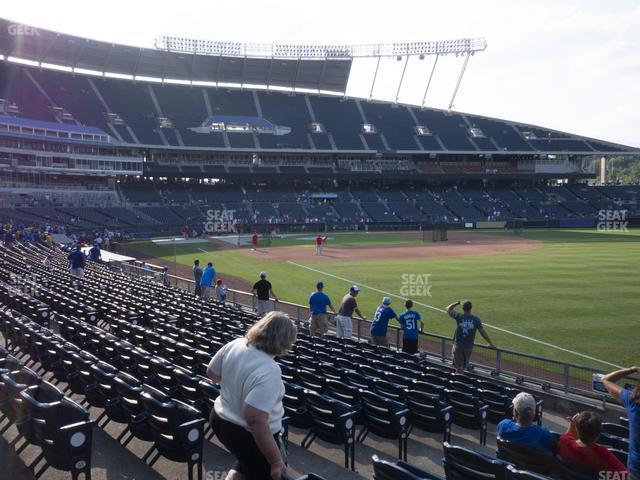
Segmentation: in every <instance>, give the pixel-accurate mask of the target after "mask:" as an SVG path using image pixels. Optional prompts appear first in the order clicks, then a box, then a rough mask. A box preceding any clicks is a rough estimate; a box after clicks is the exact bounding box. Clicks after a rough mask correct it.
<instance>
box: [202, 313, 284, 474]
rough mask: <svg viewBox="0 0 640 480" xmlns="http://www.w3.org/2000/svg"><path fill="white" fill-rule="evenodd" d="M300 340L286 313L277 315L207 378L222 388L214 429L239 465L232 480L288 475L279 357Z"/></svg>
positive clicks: (236, 343) (215, 364)
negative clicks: (282, 443)
mask: <svg viewBox="0 0 640 480" xmlns="http://www.w3.org/2000/svg"><path fill="white" fill-rule="evenodd" d="M295 340H296V327H295V325H294V324H293V322H292V321H291V319H290V318H289V316H288V315H287V314H286V313H283V312H271V313H268V314H267V315H265V316H264V318H262V319H261V320H260V321H258V322H256V323H255V325H253V326H252V327H251V328H250V329H249V330H248V331H247V333H246V334H245V336H244V338H238V339H236V340H233V341H231V342H229V343H227V344H226V345H225V346H224V347H222V348H221V349H220V350H219V351H218V353H216V355H215V356H214V357H213V359H212V360H211V363H209V368H208V369H207V376H208V377H209V378H210V379H211V380H213V381H214V382H216V383H220V396H219V397H218V398H217V399H216V402H215V406H214V409H213V410H212V412H211V419H210V423H211V425H212V427H213V430H214V431H215V432H216V435H217V436H218V438H219V439H220V441H221V442H222V443H223V445H224V446H225V447H226V448H227V449H228V450H229V451H230V452H231V453H232V454H233V455H235V456H236V459H237V463H236V465H235V466H234V467H233V468H232V469H231V470H230V471H229V474H228V475H227V480H231V479H234V480H238V479H246V480H268V479H269V478H271V479H273V480H280V479H281V477H282V474H283V473H284V472H285V470H286V466H285V463H284V460H283V458H282V454H281V450H280V443H279V438H280V437H279V433H280V430H281V428H282V417H283V416H284V409H283V407H282V397H284V384H283V383H282V377H281V375H282V373H281V371H280V367H279V366H278V364H277V363H276V362H275V360H274V357H276V356H278V355H285V354H286V353H287V352H288V351H289V349H290V348H291V345H293V342H295Z"/></svg>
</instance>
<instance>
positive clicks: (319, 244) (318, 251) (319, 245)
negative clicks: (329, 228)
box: [316, 234, 324, 255]
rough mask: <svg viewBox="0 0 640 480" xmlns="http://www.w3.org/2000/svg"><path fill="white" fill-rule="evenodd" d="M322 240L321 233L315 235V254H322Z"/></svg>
mask: <svg viewBox="0 0 640 480" xmlns="http://www.w3.org/2000/svg"><path fill="white" fill-rule="evenodd" d="M323 243H324V242H323V240H322V235H320V234H318V236H316V255H322V244H323Z"/></svg>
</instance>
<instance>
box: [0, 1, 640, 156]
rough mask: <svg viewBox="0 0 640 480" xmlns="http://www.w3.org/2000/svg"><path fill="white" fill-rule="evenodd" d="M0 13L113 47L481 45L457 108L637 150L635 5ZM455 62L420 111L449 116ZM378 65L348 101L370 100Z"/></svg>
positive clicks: (95, 8) (126, 7)
mask: <svg viewBox="0 0 640 480" xmlns="http://www.w3.org/2000/svg"><path fill="white" fill-rule="evenodd" d="M0 17H4V18H8V19H11V20H14V21H17V22H21V23H26V24H31V25H35V26H39V27H42V28H48V29H52V30H57V31H61V32H65V33H70V34H74V35H79V36H84V37H89V38H94V39H97V40H105V41H110V42H113V43H124V44H129V45H136V46H144V47H153V40H154V37H156V36H159V35H163V34H166V35H176V36H186V37H192V38H199V39H207V40H223V41H224V40H226V41H241V42H247V43H250V42H259V43H276V42H283V43H323V44H334V43H335V44H337V43H343V44H359V43H388V42H404V41H425V40H444V39H455V38H465V37H473V36H482V37H485V38H486V39H487V41H488V45H489V46H488V48H487V50H486V51H485V52H481V53H479V54H477V55H476V56H475V57H473V58H471V61H470V62H469V67H468V69H467V73H466V75H465V77H464V79H463V82H462V85H461V88H460V91H459V93H458V96H457V98H456V101H455V106H454V109H455V110H459V111H464V112H469V113H477V114H482V115H488V116H494V117H498V118H505V119H510V120H517V121H521V122H526V123H532V124H537V125H542V126H546V127H550V128H555V129H558V130H563V131H567V132H571V133H577V134H580V135H585V136H590V137H597V138H602V139H605V140H610V141H615V142H619V143H624V144H627V145H634V146H640V2H638V1H637V0H607V1H601V0H598V1H596V0H536V1H535V2H532V1H524V0H485V1H482V2H480V1H477V0H475V1H463V0H447V1H446V2H443V1H434V0H396V1H394V2H387V1H385V2H382V1H371V0H369V1H366V2H365V1H361V0H340V1H338V0H323V1H320V2H309V1H300V0H298V1H293V0H242V1H226V2H224V1H221V0H213V1H192V0H184V1H181V2H169V1H154V2H151V1H147V0H133V1H122V0H111V1H109V2H87V1H86V0H85V1H79V0H60V1H57V2H51V1H43V0H38V1H26V0H23V1H21V2H9V1H5V2H3V3H2V6H0ZM432 61H433V60H432V59H430V58H427V59H426V60H423V61H420V60H418V59H414V60H412V61H411V62H410V63H409V66H408V70H407V77H406V79H405V83H404V86H403V88H402V91H401V93H400V99H399V100H400V101H401V102H406V103H418V104H419V103H420V102H421V100H422V95H423V93H424V87H425V85H426V78H427V76H428V73H429V70H430V68H431V62H432ZM402 63H403V62H397V61H396V60H395V59H385V60H383V62H382V65H383V66H384V67H385V68H384V69H383V70H382V71H383V72H384V74H383V75H382V76H381V77H379V81H378V82H377V85H376V89H375V91H374V97H375V98H382V99H394V98H395V94H396V87H397V84H398V79H399V76H400V73H401V69H402ZM460 67H461V59H460V58H458V59H456V58H455V57H448V58H445V59H441V60H440V61H439V63H438V70H436V78H435V80H434V84H433V85H432V89H431V90H430V92H429V96H428V98H427V105H429V106H433V107H439V108H446V107H447V106H448V104H449V100H450V97H451V93H452V91H453V87H454V85H455V81H456V76H457V72H458V69H459V68H460ZM374 68H375V62H374V61H368V60H365V61H361V62H358V63H357V64H356V65H355V66H354V68H353V69H352V78H351V82H350V84H349V89H348V93H349V94H350V95H354V96H362V97H368V96H369V91H370V88H371V79H372V77H373V71H374Z"/></svg>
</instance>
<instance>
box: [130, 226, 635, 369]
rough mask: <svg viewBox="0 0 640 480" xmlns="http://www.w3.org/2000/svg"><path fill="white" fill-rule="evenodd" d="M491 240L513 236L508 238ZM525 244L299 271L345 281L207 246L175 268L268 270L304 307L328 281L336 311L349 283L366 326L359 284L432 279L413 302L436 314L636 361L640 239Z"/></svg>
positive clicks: (613, 235) (448, 325) (314, 262)
mask: <svg viewBox="0 0 640 480" xmlns="http://www.w3.org/2000/svg"><path fill="white" fill-rule="evenodd" d="M475 233H476V234H481V233H482V232H475ZM487 233H490V234H492V235H495V234H500V235H513V233H510V232H506V231H490V232H487ZM304 236H308V235H304ZM331 236H333V237H335V238H333V239H332V240H330V243H329V245H338V244H341V245H354V246H357V245H364V244H367V245H371V244H375V243H384V244H389V243H418V242H421V241H422V240H421V236H420V235H419V234H416V236H415V237H408V236H404V235H398V234H374V233H371V234H342V235H333V234H332V235H331ZM522 236H523V237H525V238H531V239H537V240H540V241H541V242H542V243H541V245H540V247H539V248H537V249H534V250H530V251H526V252H520V253H511V254H504V255H485V256H468V257H442V258H415V259H409V260H393V261H390V260H372V261H366V262H363V261H358V262H352V263H346V262H345V261H344V260H339V261H336V260H333V261H332V260H330V259H327V258H318V257H315V256H314V255H311V254H310V255H309V258H308V260H306V261H302V262H298V263H299V264H301V265H304V266H306V267H309V268H313V269H316V270H319V271H322V272H325V273H326V274H331V275H335V276H337V277H341V278H343V279H345V280H339V279H336V278H333V277H331V276H329V275H326V274H321V273H316V272H313V271H309V270H307V269H305V268H302V267H301V266H298V265H293V264H291V263H288V262H282V261H269V260H264V259H261V258H260V255H259V254H256V255H251V254H249V255H247V252H246V251H241V250H215V249H214V248H213V246H212V245H211V244H206V243H195V244H186V245H178V246H177V253H178V257H177V260H178V262H180V263H183V264H185V265H191V264H192V262H193V260H194V259H195V258H200V260H201V262H205V261H209V260H211V261H213V262H214V265H215V266H216V268H217V270H218V271H219V272H220V274H221V277H224V274H225V273H227V274H232V275H235V276H238V277H242V278H244V279H246V280H248V281H254V280H255V279H256V277H257V273H258V272H260V271H262V270H264V271H266V272H267V273H268V276H269V279H270V280H271V282H272V283H273V286H274V290H275V292H276V293H277V294H278V295H279V297H280V298H281V299H283V300H287V301H291V302H296V303H306V300H307V298H308V295H309V293H310V292H311V291H312V290H313V288H314V285H315V283H316V281H317V280H320V279H321V280H323V281H324V282H325V285H326V288H325V291H326V292H327V293H328V294H329V295H330V296H331V297H332V299H333V301H334V304H338V303H339V301H340V298H341V297H342V295H344V293H346V291H347V289H348V286H349V285H350V283H351V282H353V283H357V284H358V285H360V287H361V288H362V291H361V293H360V296H359V300H358V301H359V304H360V307H361V310H362V312H363V313H364V314H365V315H367V317H369V318H370V317H371V316H372V315H373V312H374V310H375V308H376V306H377V305H378V304H379V302H380V300H381V297H382V296H383V295H382V294H381V293H378V292H375V291H372V290H370V289H368V288H366V287H365V285H366V286H368V287H374V288H377V289H380V290H384V291H386V292H389V293H392V294H395V295H401V288H402V286H403V274H429V275H430V277H429V283H430V285H431V288H430V293H431V296H430V297H429V296H417V297H414V300H415V301H418V302H422V303H425V304H429V305H433V306H437V307H440V308H442V307H444V306H445V305H446V304H448V303H450V302H451V301H455V300H457V299H460V298H470V299H471V300H472V301H473V303H474V305H475V308H474V310H475V313H476V314H477V315H479V316H480V317H481V318H482V319H483V321H484V322H486V323H488V324H491V325H495V326H498V327H501V328H504V329H507V330H510V331H513V332H517V333H519V334H522V335H526V336H529V337H532V338H535V339H538V340H541V341H545V342H548V343H552V344H554V345H559V346H562V347H564V348H567V349H570V350H574V351H578V352H581V353H583V354H586V355H590V356H593V357H596V358H598V359H602V360H605V361H609V362H613V363H617V364H623V365H628V364H637V363H638V362H640V356H639V354H638V345H639V344H640V330H639V329H638V325H639V319H640V316H639V314H638V311H639V309H638V307H639V306H640V302H639V297H640V280H639V278H640V277H639V275H638V271H640V230H632V231H630V232H628V233H618V232H597V231H595V230H530V231H526V232H524V233H523V234H522ZM277 242H280V243H277ZM300 243H302V244H304V245H307V246H310V245H312V244H311V243H310V242H307V243H305V242H301V241H299V240H296V239H295V237H287V238H283V239H282V240H276V241H275V242H274V245H282V246H284V245H297V244H300ZM129 248H130V249H131V248H135V249H138V250H139V251H142V252H144V253H146V254H148V255H154V256H158V257H163V258H165V259H166V260H167V261H171V262H172V261H173V246H172V245H157V244H153V243H152V242H149V241H147V242H137V243H135V244H130V247H129ZM202 250H206V253H205V252H203V251H202ZM402 303H403V302H402V301H401V300H400V299H398V298H394V301H393V304H392V306H393V307H394V308H395V309H396V311H401V310H402ZM418 309H419V310H421V311H422V312H423V313H424V316H425V320H426V329H427V330H428V331H430V332H433V333H437V334H442V335H451V334H452V332H453V323H452V321H451V320H450V319H449V318H448V317H447V316H446V315H444V314H442V313H439V312H434V311H431V310H429V309H427V308H424V307H420V308H418ZM489 333H490V334H491V336H492V337H493V338H494V341H495V343H496V344H498V345H499V346H501V347H503V348H507V349H513V350H518V351H523V352H529V353H533V354H538V355H544V356H548V357H552V358H555V359H559V360H565V361H571V362H575V363H578V364H588V365H592V366H595V367H599V368H608V367H606V366H605V365H602V364H599V363H597V362H592V361H588V360H585V359H583V358H580V357H576V356H574V355H571V354H568V353H565V352H561V351H558V350H556V349H553V348H550V347H546V346H543V345H540V344H537V343H533V342H531V341H529V340H525V339H522V338H518V337H516V336H513V335H509V334H506V333H502V332H499V331H496V330H494V329H489Z"/></svg>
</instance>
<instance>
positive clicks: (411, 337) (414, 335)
mask: <svg viewBox="0 0 640 480" xmlns="http://www.w3.org/2000/svg"><path fill="white" fill-rule="evenodd" d="M404 307H405V308H406V309H407V311H406V312H404V313H403V314H402V315H400V319H399V320H400V326H401V327H402V331H403V335H402V351H403V352H406V353H418V322H420V332H422V331H423V330H424V322H423V321H422V317H421V316H420V314H419V313H418V312H416V311H415V310H412V309H413V302H412V301H411V300H407V301H406V302H404Z"/></svg>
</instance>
